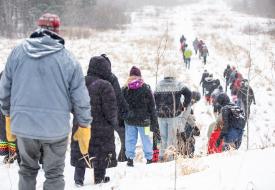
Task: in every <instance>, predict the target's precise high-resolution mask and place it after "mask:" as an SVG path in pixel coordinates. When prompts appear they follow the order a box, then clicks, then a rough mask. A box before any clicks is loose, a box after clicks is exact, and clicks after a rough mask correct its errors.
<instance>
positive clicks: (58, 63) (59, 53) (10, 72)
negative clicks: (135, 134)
mask: <svg viewBox="0 0 275 190" xmlns="http://www.w3.org/2000/svg"><path fill="white" fill-rule="evenodd" d="M59 24H60V20H59V17H58V16H57V15H52V14H45V15H43V16H42V17H40V19H39V22H38V25H39V26H41V28H40V29H38V30H36V31H35V32H34V33H33V34H32V35H31V37H30V38H28V39H26V40H25V41H23V43H21V44H20V45H18V46H17V47H16V48H15V49H13V51H12V52H11V54H10V56H9V57H8V60H7V63H6V66H5V69H4V72H3V75H2V79H1V82H0V104H1V107H2V111H3V113H4V114H5V116H10V118H11V127H10V128H11V133H12V134H13V135H16V137H17V143H18V148H19V152H20V158H21V163H20V170H19V190H35V189H36V187H35V186H36V176H37V174H38V170H39V168H40V167H39V164H38V160H39V158H40V154H41V153H40V150H41V149H42V151H43V169H44V171H45V178H46V181H45V182H44V187H43V189H45V190H46V189H58V190H62V189H64V187H65V182H64V176H63V171H64V166H65V153H66V150H67V141H68V135H69V133H70V112H71V111H72V110H74V115H75V117H76V119H77V121H78V124H79V126H81V128H83V129H87V128H89V127H90V123H91V121H92V117H91V107H90V98H89V95H88V91H87V88H86V86H85V80H84V76H83V73H82V69H81V66H80V65H79V64H78V63H77V61H76V60H75V59H74V58H73V57H72V55H71V54H70V52H69V51H67V50H66V49H65V47H64V40H63V39H62V38H61V37H60V36H59V35H58V34H57V33H56V32H58V30H57V29H58V27H59ZM80 131H81V130H80ZM83 131H87V130H83ZM83 131H81V132H80V133H79V134H78V135H79V136H81V135H82V138H83V139H84V138H85V137H86V138H87V139H88V138H90V135H89V134H86V135H83ZM86 138H85V140H86ZM83 139H82V140H83ZM88 142H89V141H88ZM86 149H87V148H86ZM83 150H84V149H83ZM83 152H84V151H83Z"/></svg>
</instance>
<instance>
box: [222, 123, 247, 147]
mask: <svg viewBox="0 0 275 190" xmlns="http://www.w3.org/2000/svg"><path fill="white" fill-rule="evenodd" d="M242 137H243V130H242V129H237V128H233V127H231V128H229V130H228V132H227V134H226V135H225V136H224V145H223V150H230V149H231V148H234V149H239V148H240V146H241V144H242Z"/></svg>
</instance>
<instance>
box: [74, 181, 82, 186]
mask: <svg viewBox="0 0 275 190" xmlns="http://www.w3.org/2000/svg"><path fill="white" fill-rule="evenodd" d="M83 185H84V184H83V181H75V186H76V187H82V186H83Z"/></svg>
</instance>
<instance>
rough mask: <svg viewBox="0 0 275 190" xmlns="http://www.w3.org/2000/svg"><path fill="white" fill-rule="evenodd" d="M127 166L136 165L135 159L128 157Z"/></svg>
mask: <svg viewBox="0 0 275 190" xmlns="http://www.w3.org/2000/svg"><path fill="white" fill-rule="evenodd" d="M127 166H129V167H134V161H133V159H130V158H128V159H127Z"/></svg>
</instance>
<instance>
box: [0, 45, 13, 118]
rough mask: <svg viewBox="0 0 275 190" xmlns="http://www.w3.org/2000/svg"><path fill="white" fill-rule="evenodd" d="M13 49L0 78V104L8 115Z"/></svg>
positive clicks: (3, 111)
mask: <svg viewBox="0 0 275 190" xmlns="http://www.w3.org/2000/svg"><path fill="white" fill-rule="evenodd" d="M14 52H15V50H13V51H12V52H11V54H10V55H9V57H8V60H7V64H6V66H5V69H4V72H3V73H2V77H1V80H0V89H1V90H0V104H1V110H2V113H3V114H4V115H10V97H11V87H12V64H14V63H15V53H14Z"/></svg>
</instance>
